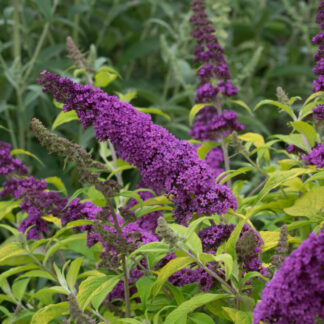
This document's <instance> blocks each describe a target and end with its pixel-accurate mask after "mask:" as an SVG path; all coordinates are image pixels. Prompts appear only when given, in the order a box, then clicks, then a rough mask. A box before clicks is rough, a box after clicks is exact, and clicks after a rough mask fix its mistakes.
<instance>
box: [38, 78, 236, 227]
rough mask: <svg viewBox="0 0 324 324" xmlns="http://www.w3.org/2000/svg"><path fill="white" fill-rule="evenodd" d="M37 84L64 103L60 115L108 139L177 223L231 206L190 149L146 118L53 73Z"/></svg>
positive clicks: (230, 195)
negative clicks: (171, 206) (167, 203)
mask: <svg viewBox="0 0 324 324" xmlns="http://www.w3.org/2000/svg"><path fill="white" fill-rule="evenodd" d="M39 82H40V84H42V85H44V89H43V90H44V91H45V92H49V93H51V94H52V95H53V96H54V98H55V99H56V100H58V101H61V102H63V103H64V106H63V109H64V110H65V111H68V110H72V109H74V110H75V111H76V112H77V114H78V116H79V118H80V120H81V122H82V123H83V125H84V127H88V126H89V125H91V124H93V127H94V129H95V132H96V136H97V138H98V139H99V140H100V141H106V140H107V139H110V141H111V142H112V143H113V144H114V145H115V147H116V150H117V152H118V154H119V156H120V157H121V158H122V159H123V160H125V161H128V162H129V163H131V164H133V165H135V166H136V167H137V168H138V169H139V171H140V172H141V175H142V178H143V181H144V183H145V184H146V185H147V187H149V188H152V189H153V190H154V191H155V192H156V193H158V194H160V193H162V192H165V193H166V194H167V195H168V196H169V197H171V199H172V201H173V202H174V203H175V204H176V205H177V209H176V212H175V214H176V216H177V218H178V221H179V222H181V223H183V222H185V221H186V219H187V218H190V217H191V216H192V214H193V213H197V214H205V215H210V214H214V213H218V214H222V213H225V212H226V211H227V209H228V208H236V199H235V197H234V195H233V193H232V192H231V190H230V189H229V188H227V187H226V186H221V185H218V184H215V182H214V178H213V176H212V172H211V170H210V169H209V168H208V166H207V164H206V163H205V162H204V161H202V160H200V159H199V158H198V156H197V153H196V151H195V148H194V147H193V145H192V144H190V143H188V142H187V141H181V140H178V139H177V138H175V137H174V136H173V135H172V134H170V133H169V132H168V131H167V130H166V129H165V128H163V127H161V126H159V125H156V124H154V123H153V122H152V120H151V116H150V115H148V114H143V113H140V112H138V111H137V110H136V109H135V108H134V107H133V106H132V105H130V104H128V103H125V102H122V101H120V100H119V99H118V98H117V97H114V96H109V95H108V94H106V93H105V92H103V91H102V90H100V89H94V88H93V87H92V86H90V85H86V86H81V85H79V84H76V83H74V82H72V81H71V80H70V79H68V78H61V77H59V76H57V75H55V74H51V73H48V72H44V73H43V77H42V78H41V79H40V80H39Z"/></svg>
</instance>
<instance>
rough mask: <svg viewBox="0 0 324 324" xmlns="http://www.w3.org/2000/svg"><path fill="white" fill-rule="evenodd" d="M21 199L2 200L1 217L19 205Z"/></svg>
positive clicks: (0, 205) (0, 206) (0, 204)
mask: <svg viewBox="0 0 324 324" xmlns="http://www.w3.org/2000/svg"><path fill="white" fill-rule="evenodd" d="M19 205H20V201H19V200H8V201H0V219H2V218H4V217H6V216H7V215H8V214H9V213H11V212H12V210H13V209H15V208H17V207H19Z"/></svg>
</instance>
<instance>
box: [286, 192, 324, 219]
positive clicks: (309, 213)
mask: <svg viewBox="0 0 324 324" xmlns="http://www.w3.org/2000/svg"><path fill="white" fill-rule="evenodd" d="M284 211H285V213H287V214H288V215H291V216H295V217H300V216H301V217H302V216H304V217H307V218H309V219H310V220H314V221H322V220H323V219H324V187H315V188H313V189H311V190H310V191H308V192H306V193H305V194H304V195H303V196H302V197H300V198H299V199H297V200H296V201H295V203H294V205H293V206H291V207H288V208H285V209H284Z"/></svg>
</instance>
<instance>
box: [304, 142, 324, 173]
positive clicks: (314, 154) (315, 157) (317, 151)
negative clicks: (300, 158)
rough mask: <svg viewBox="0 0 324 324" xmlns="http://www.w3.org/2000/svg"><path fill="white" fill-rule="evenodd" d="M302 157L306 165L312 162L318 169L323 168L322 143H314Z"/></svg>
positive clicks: (323, 148) (323, 146)
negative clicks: (310, 149) (309, 150)
mask: <svg viewBox="0 0 324 324" xmlns="http://www.w3.org/2000/svg"><path fill="white" fill-rule="evenodd" d="M304 159H305V163H306V164H307V165H309V164H314V165H316V167H317V168H318V169H320V168H324V144H323V143H320V144H316V145H315V146H314V147H313V149H312V151H311V152H310V153H309V154H308V155H305V157H304Z"/></svg>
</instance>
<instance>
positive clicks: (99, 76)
mask: <svg viewBox="0 0 324 324" xmlns="http://www.w3.org/2000/svg"><path fill="white" fill-rule="evenodd" d="M116 78H117V74H114V73H110V72H107V71H102V72H98V73H96V76H95V80H96V82H95V87H96V88H105V87H107V85H108V84H109V83H111V82H113V81H114V80H115V79H116Z"/></svg>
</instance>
